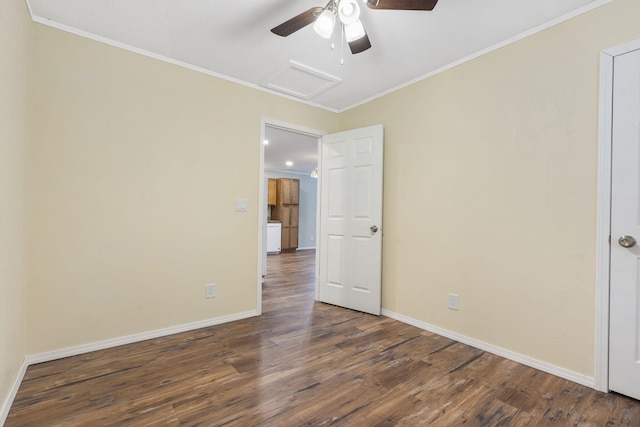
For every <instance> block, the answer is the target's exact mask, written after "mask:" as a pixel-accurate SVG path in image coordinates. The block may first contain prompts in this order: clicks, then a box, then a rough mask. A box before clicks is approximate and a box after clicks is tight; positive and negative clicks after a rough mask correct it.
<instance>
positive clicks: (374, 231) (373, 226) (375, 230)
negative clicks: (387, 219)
mask: <svg viewBox="0 0 640 427" xmlns="http://www.w3.org/2000/svg"><path fill="white" fill-rule="evenodd" d="M369 230H371V232H372V233H376V232H377V231H378V226H377V225H372V226H371V227H369Z"/></svg>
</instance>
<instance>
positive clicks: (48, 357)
mask: <svg viewBox="0 0 640 427" xmlns="http://www.w3.org/2000/svg"><path fill="white" fill-rule="evenodd" d="M257 315H258V312H257V311H255V310H253V311H245V312H244V313H237V314H232V315H230V316H221V317H215V318H213V319H207V320H202V321H199V322H193V323H185V324H183V325H178V326H171V327H169V328H164V329H156V330H154V331H149V332H142V333H139V334H133V335H127V336H124V337H119V338H113V339H109V340H104V341H98V342H94V343H90V344H83V345H78V346H74V347H68V348H63V349H60V350H54V351H50V352H46V353H40V354H34V355H31V356H27V358H26V362H27V365H33V364H36V363H42V362H50V361H52V360H56V359H62V358H64V357H69V356H76V355H78V354H83V353H89V352H91V351H96V350H104V349H106V348H111V347H117V346H119V345H124V344H132V343H135V342H139V341H145V340H148V339H152V338H160V337H165V336H167V335H173V334H178V333H180V332H187V331H193V330H195V329H200V328H206V327H209V326H214V325H220V324H222V323H228V322H233V321H236V320H242V319H247V318H249V317H254V316H257Z"/></svg>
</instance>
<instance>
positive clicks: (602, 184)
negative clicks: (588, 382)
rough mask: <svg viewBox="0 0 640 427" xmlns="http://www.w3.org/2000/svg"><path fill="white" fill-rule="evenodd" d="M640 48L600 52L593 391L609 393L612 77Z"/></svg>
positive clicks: (632, 45)
mask: <svg viewBox="0 0 640 427" xmlns="http://www.w3.org/2000/svg"><path fill="white" fill-rule="evenodd" d="M638 49H640V39H638V40H634V41H631V42H628V43H624V44H622V45H620V46H616V47H612V48H610V49H606V50H603V51H602V52H601V53H600V108H599V110H600V119H599V126H598V127H599V129H600V130H599V137H598V196H597V204H598V207H597V236H596V325H595V326H596V328H595V331H596V334H595V335H596V336H595V358H594V359H595V370H594V372H595V375H594V388H595V389H596V390H599V391H604V392H608V391H609V286H610V282H609V275H610V269H611V263H610V252H611V249H610V239H611V172H612V171H611V150H612V148H613V139H612V131H613V122H612V114H613V75H614V60H615V57H616V56H619V55H624V54H626V53H629V52H632V51H634V50H638Z"/></svg>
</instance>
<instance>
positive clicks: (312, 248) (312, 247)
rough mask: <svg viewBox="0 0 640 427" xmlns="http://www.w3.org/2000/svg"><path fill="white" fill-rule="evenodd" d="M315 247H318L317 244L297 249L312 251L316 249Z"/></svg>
mask: <svg viewBox="0 0 640 427" xmlns="http://www.w3.org/2000/svg"><path fill="white" fill-rule="evenodd" d="M315 249H316V247H315V246H309V247H306V248H297V249H296V250H297V251H310V250H315Z"/></svg>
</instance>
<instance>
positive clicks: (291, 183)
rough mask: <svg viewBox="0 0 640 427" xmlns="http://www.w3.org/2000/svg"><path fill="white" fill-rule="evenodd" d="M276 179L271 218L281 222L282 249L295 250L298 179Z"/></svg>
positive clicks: (298, 197) (296, 241)
mask: <svg viewBox="0 0 640 427" xmlns="http://www.w3.org/2000/svg"><path fill="white" fill-rule="evenodd" d="M276 181H277V185H276V188H277V191H276V193H277V197H276V204H275V206H274V207H273V210H272V213H271V219H276V220H279V221H280V223H281V224H282V241H281V247H282V250H283V251H287V250H289V251H291V250H296V248H297V247H298V217H299V215H300V206H299V201H300V180H297V179H291V178H279V179H277V180H276Z"/></svg>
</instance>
